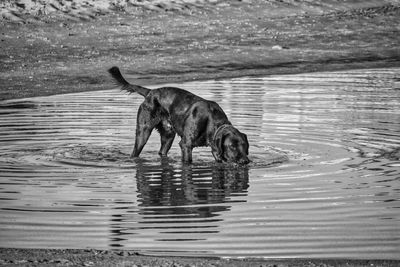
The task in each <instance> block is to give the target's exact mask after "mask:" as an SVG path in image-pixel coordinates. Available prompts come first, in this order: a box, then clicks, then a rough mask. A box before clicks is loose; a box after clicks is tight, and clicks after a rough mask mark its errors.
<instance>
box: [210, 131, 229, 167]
mask: <svg viewBox="0 0 400 267" xmlns="http://www.w3.org/2000/svg"><path fill="white" fill-rule="evenodd" d="M226 136H227V134H226V133H223V132H221V133H219V134H218V135H217V136H216V137H215V139H214V144H213V147H212V154H213V156H214V158H215V160H216V161H217V162H221V161H222V160H223V159H224V152H225V148H224V145H223V144H224V141H225V138H226Z"/></svg>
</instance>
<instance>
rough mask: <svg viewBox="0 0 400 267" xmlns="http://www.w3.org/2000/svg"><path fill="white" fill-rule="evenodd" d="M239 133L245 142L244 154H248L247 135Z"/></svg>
mask: <svg viewBox="0 0 400 267" xmlns="http://www.w3.org/2000/svg"><path fill="white" fill-rule="evenodd" d="M241 135H242V137H243V139H244V141H245V143H246V154H247V155H248V154H249V141H248V140H247V135H246V134H244V133H241Z"/></svg>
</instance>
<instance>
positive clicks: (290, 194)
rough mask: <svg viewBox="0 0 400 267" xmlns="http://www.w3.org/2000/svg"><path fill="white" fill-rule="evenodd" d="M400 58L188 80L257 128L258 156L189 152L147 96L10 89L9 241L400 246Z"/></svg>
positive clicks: (385, 251) (161, 246)
mask: <svg viewBox="0 0 400 267" xmlns="http://www.w3.org/2000/svg"><path fill="white" fill-rule="evenodd" d="M399 73H400V69H396V68H394V69H374V70H359V71H347V72H326V73H312V74H300V75H287V76H270V77H266V78H240V79H232V80H221V81H205V82H191V83H185V84H179V85H175V86H179V87H182V88H185V89H187V90H189V91H192V92H194V93H196V94H198V95H201V96H203V97H205V98H207V99H210V100H214V101H216V102H218V103H219V104H220V105H221V107H222V108H223V109H224V110H225V112H226V113H227V115H228V117H229V118H230V119H231V121H232V122H233V124H234V125H235V126H237V127H238V128H239V129H240V130H241V131H243V132H245V133H246V134H247V135H248V137H249V142H250V145H251V147H250V156H251V159H252V161H253V162H252V163H251V164H250V165H249V166H246V167H240V166H235V165H229V164H217V163H214V160H213V158H212V155H211V153H210V149H209V148H199V149H195V152H194V164H192V165H182V163H181V162H180V150H179V146H178V145H177V142H178V141H179V138H177V140H176V143H175V144H174V145H173V148H172V149H171V152H170V154H169V157H168V158H159V157H158V155H157V151H158V148H159V140H158V139H159V137H158V136H157V134H153V136H152V137H151V138H150V140H149V142H148V144H147V145H146V146H145V149H144V151H143V154H142V155H141V158H140V159H130V158H129V155H130V153H131V149H132V146H133V142H134V134H133V133H134V132H135V116H136V110H137V108H138V106H139V105H140V103H141V101H142V97H140V96H138V95H124V94H123V93H121V92H120V91H118V90H109V91H101V92H88V93H79V94H68V95H58V96H50V97H38V98H30V99H23V100H12V101H3V102H0V129H1V130H0V143H1V150H0V204H1V205H0V212H1V216H0V246H2V247H23V248H86V247H90V248H108V249H109V248H119V249H121V248H122V249H123V248H125V249H134V250H138V251H141V252H142V253H147V254H168V255H173V254H179V255H182V254H184V255H207V256H209V255H213V256H227V257H302V258H313V257H320V258H321V257H329V258H343V257H346V258H386V259H399V256H398V255H400V253H399V252H400V232H399V231H398V229H399V226H400V215H399V212H398V211H399V208H400V204H399V195H400V193H399V192H400V187H399V177H400V90H399V89H400V84H399V80H398V76H399Z"/></svg>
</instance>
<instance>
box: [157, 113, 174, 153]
mask: <svg viewBox="0 0 400 267" xmlns="http://www.w3.org/2000/svg"><path fill="white" fill-rule="evenodd" d="M156 128H157V130H158V132H159V133H160V137H161V148H160V151H158V154H159V155H160V156H161V157H165V156H167V154H168V151H169V150H170V148H171V146H172V143H173V142H174V139H175V131H174V129H173V128H172V126H171V124H170V123H169V122H168V121H167V120H162V121H161V122H160V123H159V124H158V125H157V126H156Z"/></svg>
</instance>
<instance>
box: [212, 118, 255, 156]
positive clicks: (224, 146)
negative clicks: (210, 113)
mask: <svg viewBox="0 0 400 267" xmlns="http://www.w3.org/2000/svg"><path fill="white" fill-rule="evenodd" d="M212 153H213V156H214V158H215V160H216V161H218V162H222V161H223V162H233V163H238V164H248V163H249V162H250V160H249V158H248V155H249V142H248V141H247V136H246V135H245V134H244V133H241V132H239V130H238V129H236V128H235V127H233V126H232V125H223V126H221V127H219V128H218V129H217V130H216V132H215V135H214V140H213V148H212Z"/></svg>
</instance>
